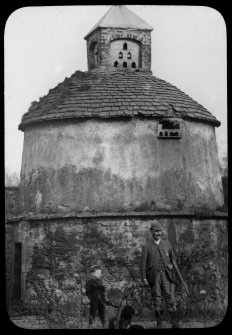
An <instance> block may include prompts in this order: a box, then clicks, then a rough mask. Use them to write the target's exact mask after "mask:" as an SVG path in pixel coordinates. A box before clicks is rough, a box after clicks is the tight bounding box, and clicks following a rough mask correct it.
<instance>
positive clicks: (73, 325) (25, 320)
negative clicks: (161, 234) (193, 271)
mask: <svg viewBox="0 0 232 335" xmlns="http://www.w3.org/2000/svg"><path fill="white" fill-rule="evenodd" d="M10 320H11V321H12V322H13V323H14V324H15V325H16V326H18V327H20V328H24V329H63V328H66V329H67V328H69V329H88V323H87V321H86V320H83V322H82V325H81V324H80V322H79V321H78V322H77V320H76V319H75V318H70V320H69V322H67V323H66V324H65V325H62V324H58V323H55V322H53V321H52V320H46V319H45V318H38V317H36V316H18V317H10ZM133 323H134V324H135V323H136V324H138V325H141V326H143V327H144V328H145V329H154V328H156V321H155V320H154V321H150V320H140V321H139V320H134V322H133ZM218 323H219V322H218V321H204V320H203V321H196V320H191V321H183V322H181V321H180V322H179V325H180V328H210V327H214V326H216V325H217V324H218ZM171 327H172V326H171V324H170V323H169V322H167V321H163V328H171ZM101 328H102V327H101V324H100V322H99V321H98V320H96V321H95V323H94V324H93V327H92V329H101Z"/></svg>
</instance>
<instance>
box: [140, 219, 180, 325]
mask: <svg viewBox="0 0 232 335" xmlns="http://www.w3.org/2000/svg"><path fill="white" fill-rule="evenodd" d="M150 230H151V234H150V236H151V238H150V239H148V240H147V241H146V243H145V245H144V246H143V248H142V257H141V276H142V281H143V283H144V285H146V286H150V287H151V293H152V299H153V303H154V309H155V316H156V320H157V328H161V327H162V319H161V312H162V294H163V297H164V299H165V301H166V304H167V308H168V312H169V314H170V315H171V319H172V326H173V327H175V328H176V327H177V328H178V327H179V326H178V324H177V323H176V322H175V321H174V317H175V312H176V302H175V297H174V292H173V283H174V276H173V264H172V260H173V259H175V255H174V252H173V249H172V246H171V244H170V243H169V242H168V241H166V240H162V239H161V235H162V227H161V225H160V223H159V222H158V221H155V222H154V223H152V224H151V227H150Z"/></svg>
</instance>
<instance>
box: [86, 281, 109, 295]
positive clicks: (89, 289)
mask: <svg viewBox="0 0 232 335" xmlns="http://www.w3.org/2000/svg"><path fill="white" fill-rule="evenodd" d="M86 295H87V297H88V298H89V299H90V300H94V299H98V298H100V299H101V300H103V301H105V286H104V285H103V283H102V281H101V279H98V278H90V279H89V280H88V281H87V283H86Z"/></svg>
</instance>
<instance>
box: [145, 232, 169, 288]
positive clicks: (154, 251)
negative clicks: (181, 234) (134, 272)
mask: <svg viewBox="0 0 232 335" xmlns="http://www.w3.org/2000/svg"><path fill="white" fill-rule="evenodd" d="M158 248H159V250H160V252H161V256H162V259H163V261H164V266H165V270H166V273H167V275H168V278H169V280H170V281H172V282H173V281H174V270H170V269H169V268H168V267H167V265H168V264H169V263H171V260H172V259H175V254H174V252H173V249H172V246H171V244H170V243H169V241H166V240H162V239H161V240H160V243H159V245H156V244H155V242H154V241H150V242H149V243H146V244H145V245H144V246H143V247H142V255H141V276H142V279H145V278H147V281H148V283H149V284H150V285H153V284H154V283H155V277H156V274H157V272H158V252H159V250H158Z"/></svg>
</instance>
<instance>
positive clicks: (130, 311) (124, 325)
mask: <svg viewBox="0 0 232 335" xmlns="http://www.w3.org/2000/svg"><path fill="white" fill-rule="evenodd" d="M134 314H135V310H134V308H133V307H131V306H128V305H127V306H125V307H123V309H122V312H121V315H120V319H119V326H118V328H119V329H132V328H140V329H142V328H143V327H142V326H140V325H131V321H132V318H133V316H134ZM116 321H117V318H116V317H114V318H113V319H111V320H110V322H109V325H108V328H109V329H115V328H116Z"/></svg>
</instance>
